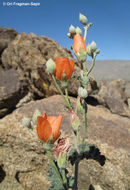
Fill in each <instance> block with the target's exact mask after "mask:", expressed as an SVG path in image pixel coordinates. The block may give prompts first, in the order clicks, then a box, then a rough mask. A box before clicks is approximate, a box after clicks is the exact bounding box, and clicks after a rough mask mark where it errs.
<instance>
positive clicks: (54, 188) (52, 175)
mask: <svg viewBox="0 0 130 190" xmlns="http://www.w3.org/2000/svg"><path fill="white" fill-rule="evenodd" d="M55 164H56V167H57V169H58V170H59V167H58V166H57V163H55ZM48 180H49V181H51V186H50V187H49V188H48V190H64V186H63V184H61V182H60V180H59V178H57V174H56V172H55V170H54V169H53V168H52V166H51V165H50V166H49V175H48Z"/></svg>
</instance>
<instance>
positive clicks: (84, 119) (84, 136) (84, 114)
mask: <svg viewBox="0 0 130 190" xmlns="http://www.w3.org/2000/svg"><path fill="white" fill-rule="evenodd" d="M83 122H84V132H83V142H84V141H85V138H86V135H87V117H86V110H85V108H84V113H83Z"/></svg>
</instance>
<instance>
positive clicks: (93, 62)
mask: <svg viewBox="0 0 130 190" xmlns="http://www.w3.org/2000/svg"><path fill="white" fill-rule="evenodd" d="M92 58H93V61H92V66H91V68H90V69H89V71H88V72H87V76H88V75H89V74H90V73H91V71H92V70H93V68H94V66H95V58H96V56H95V55H93V57H92Z"/></svg>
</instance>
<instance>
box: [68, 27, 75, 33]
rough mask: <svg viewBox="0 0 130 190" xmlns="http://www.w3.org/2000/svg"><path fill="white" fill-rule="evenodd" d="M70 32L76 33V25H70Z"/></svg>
mask: <svg viewBox="0 0 130 190" xmlns="http://www.w3.org/2000/svg"><path fill="white" fill-rule="evenodd" d="M69 33H71V34H74V33H75V27H74V26H73V25H71V26H70V27H69Z"/></svg>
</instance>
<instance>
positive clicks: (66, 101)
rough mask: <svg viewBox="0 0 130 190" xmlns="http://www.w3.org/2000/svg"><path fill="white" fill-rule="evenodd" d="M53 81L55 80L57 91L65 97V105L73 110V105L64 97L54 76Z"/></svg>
mask: <svg viewBox="0 0 130 190" xmlns="http://www.w3.org/2000/svg"><path fill="white" fill-rule="evenodd" d="M52 79H53V82H54V84H55V86H56V88H57V90H58V91H59V93H60V94H61V96H62V97H63V99H64V101H65V103H66V104H67V106H68V107H69V108H70V109H72V107H71V105H70V102H69V101H68V99H67V98H66V96H64V94H63V92H62V90H61V89H60V87H59V85H58V83H57V82H56V79H55V77H54V75H52Z"/></svg>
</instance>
